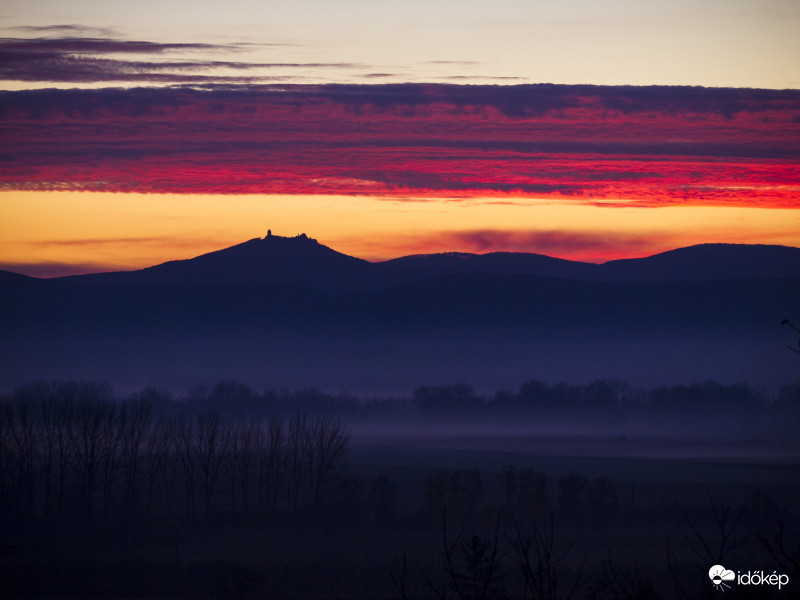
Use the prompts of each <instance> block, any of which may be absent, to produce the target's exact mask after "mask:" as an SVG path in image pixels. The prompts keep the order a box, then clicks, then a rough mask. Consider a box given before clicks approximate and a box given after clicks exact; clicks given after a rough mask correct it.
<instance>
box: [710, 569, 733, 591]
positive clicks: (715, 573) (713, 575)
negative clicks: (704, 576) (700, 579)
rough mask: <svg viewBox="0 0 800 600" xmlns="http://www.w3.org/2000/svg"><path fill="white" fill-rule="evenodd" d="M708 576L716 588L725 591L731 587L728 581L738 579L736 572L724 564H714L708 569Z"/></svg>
mask: <svg viewBox="0 0 800 600" xmlns="http://www.w3.org/2000/svg"><path fill="white" fill-rule="evenodd" d="M708 577H709V579H711V583H712V584H713V585H714V587H715V588H717V589H718V590H722V591H723V592H724V591H725V589H726V588H729V587H731V586H730V585H728V584H727V583H726V582H727V581H733V580H734V579H736V574H735V573H734V572H733V571H731V570H730V569H726V568H725V567H723V566H722V565H714V566H713V567H711V568H710V569H709V570H708Z"/></svg>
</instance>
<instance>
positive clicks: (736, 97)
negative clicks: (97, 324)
mask: <svg viewBox="0 0 800 600" xmlns="http://www.w3.org/2000/svg"><path fill="white" fill-rule="evenodd" d="M0 28H2V33H0V38H2V39H0V90H3V91H0V142H1V143H0V268H3V269H8V270H12V271H16V272H20V273H26V274H30V275H36V276H54V275H64V274H71V273H82V272H91V271H98V270H109V269H131V268H139V267H143V266H148V265H151V264H155V263H159V262H163V261H165V260H169V259H173V258H188V257H191V256H195V255H197V254H201V253H203V252H207V251H210V250H214V249H218V248H222V247H225V246H229V245H232V244H235V243H238V242H241V241H244V240H247V239H251V238H254V237H263V236H264V235H266V232H267V229H271V230H272V232H273V233H275V234H278V235H296V234H299V233H301V232H305V233H307V234H308V235H309V236H311V237H314V238H317V239H318V240H319V241H320V242H321V243H324V244H326V245H328V246H331V247H333V248H334V249H336V250H339V251H341V252H345V253H347V254H351V255H355V256H360V257H363V258H367V259H370V260H379V259H386V258H391V257H395V256H400V255H405V254H412V253H422V252H441V251H451V250H452V251H464V252H490V251H497V250H504V251H526V252H540V253H543V254H548V255H551V256H559V257H563V258H572V259H578V260H589V261H596V262H600V261H604V260H609V259H615V258H623V257H635V256H645V255H649V254H653V253H655V252H659V251H663V250H668V249H672V248H675V247H679V246H686V245H690V244H697V243H704V242H740V243H769V244H785V245H791V246H800V210H798V209H800V35H798V32H800V4H798V3H797V2H796V1H794V0H765V1H755V0H692V1H688V0H687V1H684V0H669V1H667V0H664V1H661V0H659V1H653V2H641V1H638V2H632V1H628V0H612V1H597V0H594V1H590V0H580V1H574V0H573V1H569V0H558V1H539V2H527V1H526V2H523V1H521V0H499V1H496V2H492V3H486V2H482V1H481V2H479V1H477V0H476V1H472V0H458V1H456V0H452V1H451V0H439V1H436V0H433V1H432V0H426V1H425V2H422V1H419V0H405V1H404V2H402V3H389V2H379V1H375V0H369V1H368V0H341V1H338V2H330V1H325V2H323V1H320V0H314V1H311V0H296V1H294V2H270V1H264V0H259V1H256V0H252V1H251V0H229V1H228V2H224V3H220V2H211V1H194V2H191V3H190V2H164V1H163V0H161V1H159V2H154V1H150V0H144V1H140V2H137V3H122V2H109V1H99V0H85V1H81V0H76V1H71V2H63V1H61V0H59V1H55V0H53V1H49V0H48V1H38V2H29V1H25V2H23V1H16V0H13V1H12V0H7V1H6V2H4V3H3V5H2V7H1V8H0Z"/></svg>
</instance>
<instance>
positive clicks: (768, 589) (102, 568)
mask: <svg viewBox="0 0 800 600" xmlns="http://www.w3.org/2000/svg"><path fill="white" fill-rule="evenodd" d="M609 386H610V384H609V383H608V382H598V383H596V384H593V385H592V386H583V387H581V386H546V385H544V384H541V383H538V382H530V383H529V384H526V386H523V388H522V389H521V390H520V392H518V393H517V394H513V395H511V396H509V397H506V399H505V402H506V404H514V402H516V403H517V405H519V403H520V402H523V401H524V399H525V398H527V399H528V401H529V402H532V401H533V400H534V399H538V401H539V404H538V408H537V409H536V410H535V411H533V412H530V411H529V412H527V413H526V412H525V410H523V409H522V408H520V407H519V406H517V408H516V412H515V413H513V414H514V415H515V418H514V419H506V420H498V419H488V418H487V416H486V412H485V411H486V410H487V409H488V408H491V409H492V410H493V411H494V412H495V413H496V412H497V411H499V410H500V409H499V408H498V407H500V406H502V404H500V403H499V402H500V396H502V394H501V395H499V396H498V397H495V398H482V397H480V396H477V395H476V394H474V393H473V392H471V391H470V390H469V388H466V386H454V387H453V388H448V389H439V388H419V389H418V390H417V392H415V395H414V398H413V399H408V400H402V399H395V400H382V401H380V400H373V401H365V400H356V399H353V398H341V397H338V398H332V397H330V396H326V395H325V394H322V393H320V392H314V391H312V390H301V391H297V392H293V393H289V392H282V393H278V394H274V393H273V394H272V395H270V393H268V392H265V393H264V394H263V395H260V394H255V393H253V392H252V391H250V392H249V395H248V388H246V387H245V386H242V385H241V384H233V383H221V384H218V385H217V386H216V387H214V388H213V389H211V390H207V389H205V390H203V389H200V388H198V389H195V390H193V391H192V392H191V393H190V394H189V395H188V396H187V397H186V398H184V399H182V400H181V401H173V400H169V399H168V397H167V395H166V394H164V393H163V392H158V391H156V390H152V389H148V390H144V391H142V392H139V393H137V394H135V395H133V396H131V397H129V398H126V399H124V400H121V399H116V398H114V397H113V394H112V392H111V389H110V388H109V386H107V384H102V383H91V382H65V383H63V382H36V383H32V384H29V385H27V386H24V387H22V388H19V389H18V390H17V391H16V392H15V393H14V395H13V396H12V397H9V398H8V399H6V400H4V401H2V402H0V451H2V455H0V467H1V469H0V486H1V487H0V503H1V504H2V507H1V508H2V510H1V511H0V515H2V516H0V550H2V553H1V554H0V582H2V585H0V589H1V590H2V595H3V597H35V598H76V597H95V598H112V597H113V598H119V597H128V598H157V597H158V598H160V597H167V598H552V599H555V598H595V599H602V598H631V599H634V598H679V599H680V598H712V597H716V596H717V595H718V594H720V593H722V592H721V591H719V590H717V589H715V588H714V586H713V582H712V581H711V579H710V578H709V575H708V572H709V569H710V568H711V567H712V566H715V565H723V566H724V567H725V569H729V570H732V571H733V572H734V573H735V574H741V573H752V572H756V571H757V572H762V571H763V573H764V574H766V575H772V574H773V573H774V574H775V578H774V580H769V581H774V583H769V581H768V582H766V583H764V582H760V583H759V584H758V585H753V584H742V583H740V582H738V581H736V580H734V581H732V582H729V584H730V586H731V587H730V588H729V589H727V591H726V593H725V596H724V597H725V598H790V597H796V593H797V588H798V585H800V579H798V577H800V573H798V567H799V566H800V447H798V443H797V438H796V436H795V435H793V433H792V432H793V431H796V425H797V423H796V422H793V423H791V424H789V425H788V426H787V427H783V428H781V427H776V426H774V423H771V421H770V419H769V418H767V417H768V416H769V415H773V416H774V415H776V414H779V415H780V417H781V418H780V419H778V420H779V421H786V420H787V419H796V417H797V414H795V412H796V408H797V407H796V406H795V404H793V403H792V399H793V398H794V397H795V395H796V392H797V389H796V388H791V389H785V390H783V392H782V393H783V394H784V396H782V397H780V398H773V399H771V400H770V401H769V402H768V403H767V404H763V405H761V406H759V407H758V411H751V412H750V413H749V414H750V417H749V419H747V421H748V424H747V426H745V427H740V428H738V429H737V428H735V427H733V424H734V422H735V420H736V419H739V418H743V417H744V416H745V415H746V414H747V411H748V410H750V409H748V408H746V406H747V402H748V398H749V396H748V395H747V393H745V391H746V390H747V388H741V387H739V388H736V387H730V386H720V385H715V384H711V383H707V384H704V385H702V386H688V387H683V388H672V389H666V388H665V389H660V390H651V391H650V392H648V393H646V398H647V399H648V403H650V404H653V403H655V404H657V402H656V400H655V399H656V398H658V397H667V398H669V399H670V401H672V402H677V401H678V400H679V399H680V398H684V399H685V398H689V397H692V394H695V395H696V394H702V395H704V396H706V397H709V396H713V395H714V394H717V396H719V398H717V400H716V401H722V399H727V400H726V401H728V402H729V403H730V405H731V406H734V405H736V403H737V402H738V405H739V408H738V409H736V410H734V411H732V414H729V415H728V416H727V418H726V417H725V415H721V414H720V415H718V417H719V418H718V420H717V423H718V424H715V423H714V422H713V418H712V419H709V418H708V415H707V414H704V413H703V412H702V410H700V409H699V408H698V409H697V410H694V411H688V412H687V416H689V417H691V418H689V419H687V421H688V422H692V421H700V422H701V426H700V427H689V426H687V425H686V423H684V424H683V427H678V426H677V425H678V424H679V423H678V422H677V421H675V420H674V419H673V420H672V422H671V423H667V422H666V421H664V420H663V419H661V418H660V417H659V418H656V419H651V418H650V416H652V415H650V413H647V411H645V410H644V409H642V408H641V407H640V408H639V409H637V411H638V412H637V411H634V412H637V416H636V418H635V419H631V418H629V417H625V418H623V417H622V416H621V415H622V414H623V412H625V411H622V412H620V411H621V409H619V407H617V409H616V412H615V411H614V410H612V409H611V408H610V407H609V406H606V407H605V408H604V410H603V411H602V412H601V413H598V412H597V411H596V410H595V408H594V407H592V406H590V405H587V404H586V403H587V402H588V403H589V404H591V402H589V401H590V400H592V399H594V400H593V401H597V397H599V396H602V395H603V394H605V393H607V392H608V390H609ZM610 387H611V388H612V389H616V394H617V403H618V404H619V403H624V401H626V398H627V399H628V400H629V399H630V398H629V397H628V395H626V394H630V392H624V386H622V387H621V388H620V385H619V384H617V386H616V387H615V386H610ZM621 389H622V390H623V391H620V390H621ZM743 390H745V391H743ZM638 393H639V394H642V393H643V392H638ZM750 393H752V390H750ZM737 394H738V400H737V402H734V401H733V399H734V397H735V396H736V395H737ZM572 396H576V397H577V396H580V398H581V400H580V402H583V403H584V404H583V405H581V406H578V405H576V407H573V410H572V412H571V414H572V415H573V416H576V417H577V416H579V417H580V425H578V420H577V418H576V419H573V418H570V419H564V418H563V415H561V417H558V415H557V414H556V413H554V412H553V410H552V407H551V409H550V410H547V409H546V407H547V403H546V402H545V399H546V398H548V397H551V399H552V398H553V397H559V398H562V399H563V397H572ZM454 399H455V400H454ZM798 399H800V397H798V398H795V402H796V401H797V400H798ZM221 402H224V404H220V403H221ZM453 402H457V403H461V407H460V409H459V408H458V407H457V406H456V407H454V406H453ZM248 403H250V404H249V405H248ZM448 403H450V404H449V406H448V408H447V410H446V411H442V410H441V409H442V407H443V406H446V405H448ZM782 403H783V404H782ZM787 403H788V404H789V405H790V406H788V407H787V406H786V404H787ZM708 404H709V405H708V407H707V408H709V409H713V408H714V407H713V402H709V403H708ZM247 406H249V408H248V409H247V411H244V408H245V407H247ZM220 407H222V410H220ZM225 407H227V409H226V408H225ZM259 407H260V410H259ZM292 407H300V408H302V409H304V411H305V412H302V413H301V412H292ZM652 410H656V407H655V406H654V407H652ZM627 411H628V412H627V413H626V414H628V415H630V409H627ZM776 411H777V412H776ZM792 411H795V412H792ZM261 412H263V413H264V415H261V414H260V413H261ZM711 412H712V413H713V412H714V410H712V411H711ZM756 412H758V413H760V418H761V421H760V423H761V424H760V425H759V426H756V419H755V415H756ZM266 413H270V414H269V415H267V414H266ZM509 414H510V413H509ZM612 414H616V415H617V416H616V417H614V418H611V417H610V416H609V415H612ZM654 414H656V413H654ZM532 415H533V417H534V418H532ZM603 415H605V417H603ZM254 416H257V418H254ZM378 416H379V418H378ZM659 422H661V426H660V427H655V426H654V425H655V424H658V423H659ZM380 423H383V426H382V427H381V426H380ZM512 423H513V425H512ZM593 425H594V426H593ZM726 431H727V433H726ZM737 576H738V575H737ZM751 579H752V577H751ZM759 581H760V580H759ZM779 584H780V585H779ZM779 587H780V589H779Z"/></svg>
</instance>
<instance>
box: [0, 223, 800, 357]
mask: <svg viewBox="0 0 800 600" xmlns="http://www.w3.org/2000/svg"><path fill="white" fill-rule="evenodd" d="M0 291H1V292H2V300H0V307H2V316H1V317H0V333H2V335H3V337H4V338H6V339H25V338H27V337H28V336H32V337H34V338H36V339H43V338H56V339H63V338H64V337H65V336H67V337H69V336H77V337H79V338H80V337H86V338H87V339H116V338H119V337H120V336H121V337H122V338H125V339H128V338H136V337H138V336H146V337H148V338H149V339H150V338H153V337H159V336H171V337H177V338H180V339H184V338H194V337H196V336H199V337H203V336H209V335H211V336H223V337H231V338H234V339H239V338H241V337H245V338H250V337H255V338H259V339H263V338H268V339H281V340H289V341H292V340H297V341H300V342H302V341H303V340H310V339H325V340H336V341H341V340H357V341H358V340H364V339H370V340H382V339H384V338H387V337H388V338H391V339H403V340H416V341H419V340H423V341H424V340H434V341H437V342H438V341H445V340H447V341H449V342H458V343H462V342H465V341H468V340H471V339H475V338H476V337H478V338H481V339H487V338H489V339H498V340H500V339H502V340H505V341H514V342H515V343H516V342H519V341H520V340H531V339H560V338H564V337H569V338H582V337H585V336H589V337H592V338H603V339H617V338H623V339H633V338H640V337H653V336H662V337H663V336H668V337H670V338H685V337H686V336H691V337H693V336H698V335H718V336H724V337H728V336H736V335H740V334H743V333H744V332H748V334H754V335H757V333H758V332H759V331H760V330H764V329H769V328H772V327H773V326H774V325H775V324H776V323H780V321H781V320H782V319H783V318H786V317H787V316H793V314H792V311H795V312H797V311H798V310H800V249H799V248H791V247H783V246H755V245H728V244H707V245H700V246H692V247H689V248H681V249H678V250H673V251H670V252H664V253H662V254H657V255H654V256H650V257H647V258H640V259H629V260H617V261H611V262H607V263H604V264H591V263H582V262H574V261H568V260H561V259H556V258H551V257H548V256H543V255H538V254H525V253H506V252H497V253H490V254H465V253H444V254H431V255H418V256H406V257H403V258H397V259H394V260H389V261H385V262H378V263H370V262H368V261H365V260H362V259H358V258H354V257H351V256H347V255H345V254H342V253H339V252H336V251H335V250H332V249H331V248H328V247H327V246H324V245H322V244H320V243H318V242H317V241H316V240H314V239H311V238H308V237H307V236H305V235H300V236H297V237H292V238H286V237H280V236H275V235H270V236H268V237H266V238H263V239H259V238H256V239H253V240H250V241H247V242H244V243H242V244H238V245H235V246H232V247H230V248H225V249H223V250H219V251H216V252H210V253H208V254H204V255H202V256H198V257H196V258H192V259H189V260H178V261H170V262H166V263H163V264H160V265H157V266H153V267H149V268H146V269H142V270H138V271H124V272H113V273H102V274H93V275H79V276H70V277H62V278H56V279H49V280H44V279H36V278H30V277H25V276H22V275H18V274H13V273H9V272H2V273H0Z"/></svg>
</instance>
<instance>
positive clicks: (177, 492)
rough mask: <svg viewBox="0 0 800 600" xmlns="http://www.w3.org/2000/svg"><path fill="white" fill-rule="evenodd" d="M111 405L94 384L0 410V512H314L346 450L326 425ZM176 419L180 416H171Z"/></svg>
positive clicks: (48, 387) (331, 424)
mask: <svg viewBox="0 0 800 600" xmlns="http://www.w3.org/2000/svg"><path fill="white" fill-rule="evenodd" d="M152 395H153V392H152V390H150V391H148V390H146V391H144V392H142V393H140V394H134V395H133V396H132V397H131V398H129V399H126V400H123V401H116V400H115V399H114V397H113V394H112V390H111V387H110V386H109V385H108V384H107V383H98V382H75V381H73V382H44V381H40V382H35V383H31V384H28V385H25V386H23V387H21V388H19V389H18V390H16V392H15V393H14V395H13V397H12V398H11V399H7V400H4V401H1V402H0V511H2V512H3V513H4V514H6V515H17V516H21V517H34V516H36V515H44V516H47V515H51V514H61V515H63V514H82V515H85V516H87V517H91V516H92V515H94V514H95V513H100V514H103V515H106V516H108V515H112V514H115V513H125V514H130V513H135V512H137V511H144V512H145V513H147V514H152V513H155V512H158V513H162V514H175V513H176V512H179V511H182V512H183V513H185V514H186V515H189V516H196V515H198V514H201V515H210V514H212V513H214V512H215V511H221V510H224V511H241V512H273V513H274V512H277V511H279V510H286V511H296V510H298V509H299V508H301V507H313V508H315V509H322V508H324V506H325V505H326V503H327V502H328V501H329V499H330V494H331V488H332V485H333V483H334V481H335V475H336V474H337V473H338V471H339V469H341V468H342V466H343V465H344V464H345V462H346V459H347V454H348V451H349V445H350V440H349V436H348V434H347V431H346V430H345V428H344V426H343V425H341V424H340V423H338V422H335V421H332V420H331V419H329V418H327V417H324V416H323V417H316V418H310V417H308V416H306V415H305V414H302V413H296V414H295V415H293V416H292V417H291V418H289V419H287V420H281V419H278V418H272V419H270V420H268V421H262V420H258V419H245V418H237V419H231V418H223V417H222V416H221V415H220V413H219V412H218V411H216V410H214V409H213V408H202V407H197V406H192V405H189V406H183V407H178V406H176V405H173V406H172V407H171V408H172V409H173V411H172V412H173V413H176V414H169V412H167V411H163V410H157V406H156V405H155V404H154V402H153V401H152V400H151V398H149V396H152ZM179 409H180V410H179Z"/></svg>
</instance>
